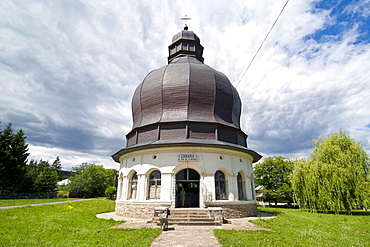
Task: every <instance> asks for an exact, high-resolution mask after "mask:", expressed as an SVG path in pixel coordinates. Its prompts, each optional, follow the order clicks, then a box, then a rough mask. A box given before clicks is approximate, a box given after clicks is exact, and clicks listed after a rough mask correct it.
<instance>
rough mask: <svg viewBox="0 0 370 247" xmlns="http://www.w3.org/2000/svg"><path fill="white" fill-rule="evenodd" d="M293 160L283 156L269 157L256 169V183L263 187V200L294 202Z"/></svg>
mask: <svg viewBox="0 0 370 247" xmlns="http://www.w3.org/2000/svg"><path fill="white" fill-rule="evenodd" d="M292 172H293V163H292V161H291V160H289V159H287V158H284V157H282V156H274V157H267V158H266V159H264V160H263V161H262V162H261V163H260V164H257V165H256V166H255V167H254V176H255V183H256V185H257V186H259V185H261V186H263V189H262V190H261V191H262V192H263V198H264V199H265V200H267V201H269V202H271V201H273V202H275V203H277V202H278V201H281V202H288V203H290V202H292V188H291V182H290V175H291V174H292Z"/></svg>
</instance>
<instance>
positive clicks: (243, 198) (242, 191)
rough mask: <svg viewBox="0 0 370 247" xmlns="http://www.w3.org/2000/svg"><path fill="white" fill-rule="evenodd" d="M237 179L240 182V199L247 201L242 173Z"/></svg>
mask: <svg viewBox="0 0 370 247" xmlns="http://www.w3.org/2000/svg"><path fill="white" fill-rule="evenodd" d="M236 179H237V181H238V199H239V200H245V199H246V198H245V192H244V181H243V178H242V175H241V174H240V172H239V173H238V176H237V178H236Z"/></svg>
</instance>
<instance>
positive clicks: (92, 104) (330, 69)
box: [0, 0, 370, 169]
mask: <svg viewBox="0 0 370 247" xmlns="http://www.w3.org/2000/svg"><path fill="white" fill-rule="evenodd" d="M285 3H286V1H285V0H261V1H249V0H247V1H245V0H244V1H233V2H232V4H230V2H227V1H221V0H216V1H201V2H200V1H195V0H189V1H185V0H181V1H180V0H175V1H173V0H159V1H146V0H142V1H128V0H127V1H113V0H111V1H98V0H95V1H94V0H90V1H85V0H84V1H82V0H80V1H79V0H63V1H62V0H56V1H43V0H33V1H21V0H19V1H17V0H3V1H1V2H0V87H1V94H0V95H1V97H0V121H2V126H4V125H6V124H7V123H8V122H11V123H12V124H13V127H14V129H15V130H17V129H19V128H22V129H23V130H24V131H25V133H26V135H27V141H28V143H29V145H30V153H31V155H30V158H33V159H38V160H39V159H44V160H50V161H51V162H52V161H53V160H54V159H55V157H56V156H60V160H61V162H62V165H63V168H64V169H70V168H71V167H72V166H76V165H79V164H81V163H82V162H93V163H96V164H103V165H104V166H105V167H107V168H116V169H118V164H116V163H114V162H113V160H112V159H111V158H110V155H112V154H113V153H115V152H116V151H118V150H120V149H121V148H123V147H124V146H125V135H126V134H127V133H128V132H129V131H130V130H131V126H132V119H131V97H132V95H133V92H134V90H135V88H136V86H137V85H138V84H139V83H140V82H141V81H142V80H143V79H144V77H145V76H146V74H148V73H149V72H150V71H151V70H153V69H156V68H158V67H161V66H163V65H165V64H166V63H167V56H168V50H167V49H168V46H169V45H170V43H171V39H172V36H173V35H175V34H176V33H177V32H179V31H180V30H181V29H182V28H183V23H182V21H181V20H180V18H181V17H184V16H185V15H187V16H189V17H191V18H192V19H191V20H190V21H188V26H189V28H190V30H192V31H194V32H195V33H196V34H197V35H198V36H199V37H200V39H201V43H202V45H203V46H204V48H205V50H204V54H203V56H204V58H205V63H206V64H207V65H210V66H211V67H213V68H215V69H217V70H220V71H222V72H223V73H224V74H225V75H226V76H228V78H229V79H230V81H231V82H232V83H233V84H234V85H237V84H238V82H239V81H240V83H239V84H238V87H237V90H238V91H239V94H240V96H241V100H242V103H243V115H242V119H241V126H242V129H243V131H244V132H246V133H247V134H248V135H249V138H248V145H249V147H250V148H251V149H253V150H256V151H257V152H259V153H261V154H262V155H263V156H265V157H268V156H273V155H282V156H285V157H290V158H294V157H305V156H308V155H309V153H310V151H311V148H312V139H315V138H317V137H319V136H325V135H327V134H331V133H335V132H338V131H339V129H343V131H345V132H347V133H348V134H349V135H351V137H353V138H354V139H355V140H356V141H358V142H362V143H363V145H364V149H365V150H366V151H367V152H369V151H370V127H369V126H370V113H369V105H370V72H369V71H370V42H369V41H370V37H369V30H370V29H369V26H370V20H369V15H370V1H369V0H363V1H361V0H359V1H313V0H294V1H293V0H291V1H290V2H289V3H288V4H287V6H286V8H285V10H284V12H283V13H282V15H281V16H280V19H279V21H278V22H277V24H276V25H275V27H274V29H273V30H272V32H271V33H270V36H269V37H268V39H267V40H266V42H265V43H264V46H263V47H262V49H261V51H260V52H259V54H258V55H257V57H256V58H255V60H254V62H253V64H252V65H251V67H250V68H249V70H248V71H247V72H246V73H245V76H243V77H242V75H243V74H244V72H245V70H246V68H247V66H248V64H249V62H250V61H251V59H252V57H253V56H254V54H255V52H256V51H257V49H258V47H259V46H260V44H261V42H262V41H263V39H264V38H265V36H266V34H267V32H268V31H269V29H270V27H271V25H272V24H273V23H274V21H275V19H276V17H277V16H278V14H279V13H280V11H281V9H282V7H283V6H284V4H285Z"/></svg>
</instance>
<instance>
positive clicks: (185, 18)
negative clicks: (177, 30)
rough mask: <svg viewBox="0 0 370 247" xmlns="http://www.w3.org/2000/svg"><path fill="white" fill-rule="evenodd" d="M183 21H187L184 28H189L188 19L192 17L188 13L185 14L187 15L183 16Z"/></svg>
mask: <svg viewBox="0 0 370 247" xmlns="http://www.w3.org/2000/svg"><path fill="white" fill-rule="evenodd" d="M181 20H182V21H184V22H185V27H184V30H188V29H189V28H188V20H191V18H189V17H188V16H187V15H185V17H183V18H181Z"/></svg>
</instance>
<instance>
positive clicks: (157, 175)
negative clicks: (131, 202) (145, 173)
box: [148, 170, 161, 199]
mask: <svg viewBox="0 0 370 247" xmlns="http://www.w3.org/2000/svg"><path fill="white" fill-rule="evenodd" d="M148 182H149V184H148V188H149V192H148V199H160V198H161V172H160V171H158V170H156V171H154V172H152V173H151V174H150V175H149V180H148Z"/></svg>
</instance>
